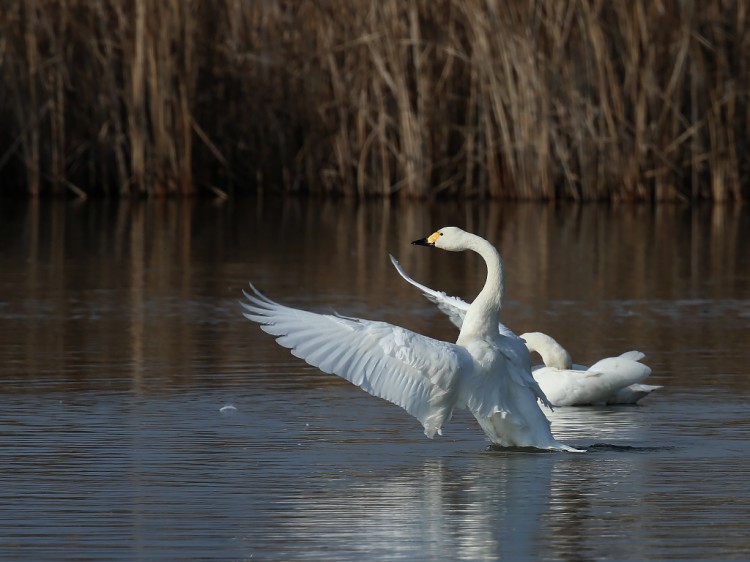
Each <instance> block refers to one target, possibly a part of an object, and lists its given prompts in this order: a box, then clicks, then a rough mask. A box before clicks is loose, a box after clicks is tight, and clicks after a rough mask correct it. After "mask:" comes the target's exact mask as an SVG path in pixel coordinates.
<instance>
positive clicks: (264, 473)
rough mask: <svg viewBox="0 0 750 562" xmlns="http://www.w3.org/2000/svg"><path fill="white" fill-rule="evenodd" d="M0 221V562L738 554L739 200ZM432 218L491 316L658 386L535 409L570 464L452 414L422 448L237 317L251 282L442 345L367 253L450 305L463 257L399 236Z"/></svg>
mask: <svg viewBox="0 0 750 562" xmlns="http://www.w3.org/2000/svg"><path fill="white" fill-rule="evenodd" d="M0 217H1V218H2V220H1V221H0V229H1V230H0V270H1V271H2V272H3V274H2V276H0V341H2V342H3V345H2V346H0V377H1V378H0V380H2V385H3V391H4V392H3V408H2V409H0V428H1V429H0V431H1V433H0V435H1V437H0V438H1V439H2V446H3V451H4V455H3V456H2V458H1V459H0V483H1V484H2V485H1V486H0V489H1V490H2V493H0V507H1V508H2V512H1V513H0V522H1V523H0V556H2V557H4V558H7V559H24V558H25V559H81V558H98V559H158V558H162V559H174V558H175V557H178V558H182V559H185V558H190V557H200V556H203V557H209V558H212V559H249V558H250V557H251V556H252V557H254V558H261V559H262V558H266V559H294V558H303V557H305V558H312V559H340V560H345V559H351V558H352V557H353V556H358V557H364V558H370V559H382V558H392V559H404V560H406V559H409V560H413V559H418V558H434V559H439V558H443V559H475V560H476V559H498V558H501V559H509V560H522V559H563V558H567V559H570V558H581V559H589V558H590V559H606V558H618V559H632V560H646V559H665V558H679V559H698V558H704V559H705V558H719V557H721V558H725V559H726V558H734V559H744V558H747V557H748V556H749V555H750V552H748V547H747V545H748V544H750V528H748V525H747V521H748V516H750V508H749V507H748V506H749V505H750V497H749V496H748V491H747V487H746V482H747V480H748V469H747V467H746V465H747V463H746V459H747V456H748V453H750V447H749V446H748V444H747V443H748V441H747V436H748V432H749V430H750V422H748V418H747V415H746V401H747V394H748V390H750V386H749V383H748V380H749V379H748V376H747V375H748V372H747V364H748V361H747V360H748V351H747V338H746V335H747V333H748V328H750V282H749V281H748V280H749V279H750V262H749V260H750V257H749V256H748V254H747V252H746V251H745V250H746V248H745V247H744V244H745V241H746V240H748V239H750V237H749V235H750V221H748V214H747V212H746V211H743V210H742V209H739V208H722V207H714V208H695V209H681V208H678V207H656V208H648V207H633V208H623V209H616V208H610V207H596V206H584V207H553V206H539V205H524V204H521V205H510V204H502V205H496V204H489V203H483V204H481V205H479V204H477V205H474V204H453V203H451V204H448V203H445V204H435V205H433V206H429V207H424V206H418V205H417V206H408V205H392V204H389V203H387V202H385V203H383V202H376V203H368V204H363V205H358V206H357V205H354V204H351V203H348V202H339V203H330V202H328V203H320V202H316V201H300V200H296V201H286V202H281V201H276V200H268V201H255V200H252V201H237V202H231V203H228V204H226V205H224V206H202V205H196V204H191V203H189V202H161V203H160V202H150V203H148V204H136V205H126V204H120V205H114V204H113V205H110V204H107V203H88V204H85V205H75V204H68V203H63V202H56V203H44V202H36V203H17V204H16V203H8V204H6V202H3V206H2V207H0ZM448 224H455V225H458V226H462V227H465V228H466V229H467V230H471V231H475V232H478V233H480V234H483V235H485V236H487V237H488V238H489V239H491V240H493V241H495V243H496V244H497V245H498V246H499V248H500V249H501V251H502V252H503V254H504V257H505V261H506V266H507V268H508V279H507V284H508V286H507V291H508V296H509V300H508V302H507V304H506V307H505V311H504V320H505V321H506V323H507V324H508V325H509V326H511V327H512V328H513V329H515V330H516V331H517V332H519V333H520V332H523V331H528V330H540V331H544V332H548V333H550V334H552V335H553V336H555V337H556V338H558V339H559V340H560V341H561V343H563V344H564V345H565V346H566V347H567V348H568V349H569V350H570V352H571V354H572V355H573V358H574V359H575V360H576V361H577V362H581V363H591V362H593V361H595V360H597V359H599V358H601V357H603V356H607V355H614V354H618V353H620V352H622V351H626V350H628V349H632V348H636V349H640V350H641V351H643V352H645V353H646V355H647V359H646V363H647V364H649V365H650V366H651V367H652V368H653V370H654V374H653V375H652V380H651V382H653V383H654V384H663V385H665V388H663V389H661V390H660V391H658V393H656V394H654V395H652V396H651V397H649V398H647V399H646V400H645V401H644V403H643V406H641V407H635V408H627V407H616V408H583V409H565V408H560V409H558V410H556V411H555V412H554V413H551V414H550V418H551V420H552V423H553V429H554V431H555V433H556V436H557V437H558V438H559V439H561V440H563V441H566V442H570V443H572V444H576V445H580V446H585V447H588V448H589V449H590V450H589V452H588V453H587V454H585V455H572V456H571V455H560V454H542V453H537V454H535V453H521V452H508V451H496V450H486V442H485V440H484V438H483V436H482V433H481V430H479V428H478V427H477V426H476V424H475V422H474V421H473V420H472V419H471V418H470V417H469V416H467V415H465V414H459V415H457V417H456V419H455V420H454V421H453V422H451V423H450V424H449V425H448V426H446V428H445V429H446V431H445V433H446V435H445V437H443V438H437V439H435V440H433V441H431V440H428V439H426V438H424V436H423V435H422V432H421V428H420V427H419V424H418V423H417V422H415V421H414V420H413V419H411V418H409V417H408V416H407V415H406V414H405V413H403V412H402V411H401V410H399V409H398V408H396V407H394V406H392V405H390V404H388V403H386V402H384V401H380V400H377V399H375V398H372V397H370V396H368V395H366V394H364V393H362V392H361V391H358V390H357V389H355V388H353V387H351V386H350V385H348V383H345V382H343V381H340V380H338V379H337V378H336V377H333V376H327V375H323V374H321V373H318V372H317V371H316V370H315V369H313V368H311V367H309V366H307V365H305V364H304V363H302V362H301V361H298V360H296V359H295V358H293V357H291V356H290V355H289V354H288V352H287V351H286V350H283V349H281V348H279V347H278V346H277V345H276V344H275V343H274V342H273V340H272V338H270V337H269V336H267V335H266V334H263V333H262V332H261V331H260V330H258V328H257V326H254V325H252V324H251V323H249V322H247V321H246V320H245V319H243V318H242V317H241V315H240V310H239V305H238V304H237V300H238V299H239V298H240V291H241V289H242V288H244V287H245V286H246V282H247V281H249V280H252V281H253V282H254V283H256V284H257V285H258V286H259V287H260V288H261V289H263V290H264V291H266V292H267V293H268V294H269V295H270V296H271V297H272V298H274V299H276V300H279V301H281V302H284V303H288V304H291V305H293V306H300V307H304V308H310V309H313V310H320V311H329V310H330V309H331V308H334V309H336V310H337V311H338V312H340V313H343V314H347V315H352V316H362V317H366V318H372V319H382V320H386V321H389V322H392V323H396V324H400V325H403V326H405V327H409V328H412V329H415V330H418V331H420V332H422V333H426V334H429V335H431V336H434V337H439V338H442V339H447V340H454V339H455V337H456V330H455V329H454V328H453V327H452V326H451V325H450V323H449V322H448V321H447V320H446V319H444V318H443V317H442V316H441V314H440V313H439V312H438V311H436V310H435V309H434V307H433V306H432V305H431V304H430V303H428V302H427V301H426V300H424V299H422V297H421V296H420V295H419V294H418V293H417V292H416V291H415V290H414V289H413V288H412V287H410V286H408V285H407V284H406V283H404V282H403V281H402V280H401V279H400V278H399V277H398V275H397V274H396V272H395V271H393V270H392V267H391V265H390V263H389V261H388V258H387V255H388V253H392V254H394V255H395V256H396V257H397V258H398V259H399V260H400V261H401V263H402V264H403V266H404V267H405V269H406V270H407V271H408V272H409V273H410V274H411V275H413V276H414V277H415V278H416V279H418V280H420V281H422V282H425V283H426V284H428V285H430V286H433V287H434V288H437V289H441V290H445V291H447V292H448V293H449V294H458V295H460V296H462V297H464V298H466V299H471V298H472V297H473V295H474V294H475V293H476V291H478V290H479V288H480V287H481V284H482V282H483V280H484V271H483V264H482V263H481V261H480V260H478V259H476V257H474V256H471V255H468V254H448V253H438V252H424V251H422V252H420V251H416V250H418V249H414V248H412V247H411V246H410V245H409V242H410V241H411V240H414V239H416V238H418V237H421V236H424V235H425V234H428V233H430V232H432V231H433V230H434V229H435V228H437V227H439V226H444V225H448ZM227 404H232V405H233V406H234V408H235V409H228V410H224V412H221V411H220V409H221V408H222V407H223V406H225V405H227Z"/></svg>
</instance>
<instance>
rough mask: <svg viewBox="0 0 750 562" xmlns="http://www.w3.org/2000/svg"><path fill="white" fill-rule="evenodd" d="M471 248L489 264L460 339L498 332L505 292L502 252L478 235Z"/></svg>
mask: <svg viewBox="0 0 750 562" xmlns="http://www.w3.org/2000/svg"><path fill="white" fill-rule="evenodd" d="M469 249H470V250H473V251H475V252H476V253H478V254H479V255H480V256H482V258H484V262H485V264H486V265H487V279H486V281H485V282H484V287H483V288H482V290H481V291H480V292H479V294H478V295H477V298H475V299H474V302H472V303H471V306H469V310H468V311H467V313H466V318H465V319H464V323H463V326H462V328H461V334H460V335H459V340H461V338H462V337H463V336H466V335H468V334H472V335H475V336H476V335H490V336H496V335H497V334H498V329H497V324H498V322H499V321H500V308H501V307H502V303H503V296H504V293H505V273H504V270H503V260H502V257H501V256H500V252H498V251H497V249H496V248H495V247H494V246H493V245H492V244H490V243H489V242H488V241H487V240H484V239H483V238H479V237H478V236H477V237H475V241H474V244H472V246H471V247H470V248H469Z"/></svg>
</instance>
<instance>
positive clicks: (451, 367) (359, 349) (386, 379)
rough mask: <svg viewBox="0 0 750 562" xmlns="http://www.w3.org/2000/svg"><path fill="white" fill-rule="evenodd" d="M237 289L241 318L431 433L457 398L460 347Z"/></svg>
mask: <svg viewBox="0 0 750 562" xmlns="http://www.w3.org/2000/svg"><path fill="white" fill-rule="evenodd" d="M250 287H251V288H252V290H253V292H254V295H250V294H248V293H246V292H244V291H243V293H244V294H245V297H246V298H247V302H241V304H242V306H243V307H244V308H245V311H246V312H245V314H244V315H245V317H246V318H248V319H249V320H252V321H254V322H257V323H259V324H260V325H261V329H262V330H263V331H265V332H267V333H269V334H271V335H273V336H277V339H276V341H277V342H278V343H279V344H280V345H282V346H284V347H287V348H289V349H291V351H292V354H293V355H295V356H297V357H299V358H301V359H304V360H305V361H306V362H307V363H309V364H310V365H313V366H315V367H317V368H318V369H320V370H321V371H323V372H325V373H332V374H335V375H338V376H340V377H342V378H344V379H346V380H348V381H350V382H351V383H353V384H355V385H357V386H358V387H360V388H361V389H363V390H365V391H366V392H369V393H370V394H372V395H374V396H378V397H380V398H384V399H386V400H388V401H390V402H393V403H394V404H396V405H398V406H400V407H402V408H403V409H404V410H406V411H407V412H408V413H409V414H411V415H412V416H414V417H415V418H417V419H418V420H419V421H420V422H422V425H423V426H424V430H425V434H426V435H427V436H428V437H432V436H433V435H434V434H435V433H436V432H437V433H440V428H441V427H442V425H443V424H444V423H445V422H447V421H448V420H449V419H450V417H451V414H452V413H453V409H454V408H455V407H456V406H458V405H459V404H457V403H456V401H457V399H458V395H459V393H458V385H459V381H460V378H461V375H462V370H463V369H464V368H465V367H466V366H468V365H470V364H471V357H470V356H469V355H468V353H467V352H466V350H465V349H463V348H461V347H459V346H457V345H454V344H450V343H447V342H442V341H439V340H435V339H432V338H428V337H426V336H422V335H420V334H417V333H415V332H412V331H410V330H406V329H404V328H400V327H398V326H394V325H392V324H388V323H386V322H374V321H369V320H361V319H357V318H347V317H344V316H339V315H335V314H318V313H314V312H308V311H305V310H299V309H296V308H291V307H288V306H284V305H281V304H279V303H276V302H274V301H272V300H271V299H269V298H268V297H266V296H264V295H263V294H261V293H260V292H259V291H258V290H257V289H256V288H255V287H254V286H253V285H252V284H251V285H250Z"/></svg>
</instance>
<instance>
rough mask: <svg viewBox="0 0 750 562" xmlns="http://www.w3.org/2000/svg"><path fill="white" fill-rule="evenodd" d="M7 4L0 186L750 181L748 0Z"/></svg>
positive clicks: (575, 188)
mask: <svg viewBox="0 0 750 562" xmlns="http://www.w3.org/2000/svg"><path fill="white" fill-rule="evenodd" d="M0 7H1V12H0V76H2V81H3V87H2V89H0V194H11V193H26V194H30V195H32V196H37V195H40V194H74V195H77V196H79V197H88V196H98V195H104V196H120V195H126V196H142V195H148V196H155V197H160V196H172V195H182V196H184V195H193V194H202V193H215V194H219V195H221V196H223V195H225V194H229V195H232V194H239V193H253V192H255V191H258V190H262V191H264V192H283V193H310V194H320V195H323V196H325V195H343V196H350V197H369V196H397V197H404V198H426V197H440V196H452V197H491V198H514V199H574V200H601V199H608V200H617V201H638V200H644V201H659V200H667V201H676V200H685V201H696V200H701V199H712V200H714V201H739V200H741V199H743V198H747V197H748V195H750V189H749V188H748V186H749V185H750V182H749V180H750V165H749V164H748V157H747V153H748V147H749V146H750V109H749V105H748V100H749V97H750V33H747V29H750V5H749V4H748V3H747V2H744V1H729V0H710V1H706V2H702V1H701V2H699V1H697V0H695V1H691V0H656V1H653V0H631V1H627V2H611V1H609V0H570V1H566V2H557V1H542V0H510V1H494V0H442V1H433V0H414V1H409V2H404V1H401V0H296V1H295V0H291V1H281V0H258V1H250V0H216V1H211V2H208V1H203V0H97V1H93V0H24V1H23V2H17V1H11V0H0Z"/></svg>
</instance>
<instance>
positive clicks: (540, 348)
mask: <svg viewBox="0 0 750 562" xmlns="http://www.w3.org/2000/svg"><path fill="white" fill-rule="evenodd" d="M521 339H523V341H525V342H526V347H527V348H529V353H534V352H536V353H538V354H539V355H541V356H542V361H544V365H545V366H547V367H552V368H554V369H570V368H571V367H572V366H573V359H572V358H571V357H570V353H568V352H567V351H566V349H565V348H564V347H563V346H561V345H560V344H559V343H557V342H556V341H555V340H554V339H552V338H551V337H549V336H548V335H547V334H543V333H542V332H527V333H525V334H521Z"/></svg>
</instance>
